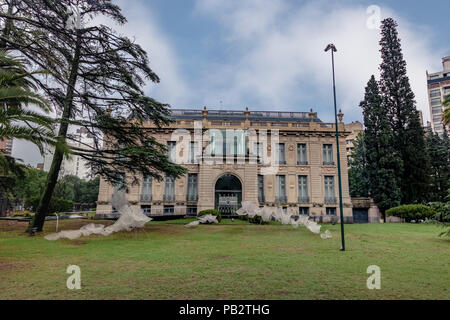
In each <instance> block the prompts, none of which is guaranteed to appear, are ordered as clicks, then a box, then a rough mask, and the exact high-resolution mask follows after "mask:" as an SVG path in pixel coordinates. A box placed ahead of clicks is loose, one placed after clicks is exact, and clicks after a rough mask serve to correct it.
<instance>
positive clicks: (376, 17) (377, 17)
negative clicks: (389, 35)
mask: <svg viewBox="0 0 450 320" xmlns="http://www.w3.org/2000/svg"><path fill="white" fill-rule="evenodd" d="M366 13H367V14H368V15H369V17H368V18H367V21H366V26H367V28H369V29H371V30H373V29H380V26H381V8H380V6H377V5H371V6H369V7H367V10H366Z"/></svg>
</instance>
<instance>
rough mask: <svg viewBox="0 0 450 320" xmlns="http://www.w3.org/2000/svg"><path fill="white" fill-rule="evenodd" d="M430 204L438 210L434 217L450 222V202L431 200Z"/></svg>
mask: <svg viewBox="0 0 450 320" xmlns="http://www.w3.org/2000/svg"><path fill="white" fill-rule="evenodd" d="M429 206H430V207H431V208H433V209H434V210H435V211H436V214H435V216H434V219H436V220H437V221H440V222H450V202H431V203H429Z"/></svg>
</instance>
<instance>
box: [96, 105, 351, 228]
mask: <svg viewBox="0 0 450 320" xmlns="http://www.w3.org/2000/svg"><path fill="white" fill-rule="evenodd" d="M342 116H343V115H342V114H340V115H339V118H340V121H341V122H340V124H339V132H340V134H339V139H340V140H339V141H340V157H341V169H342V188H343V204H344V218H345V222H352V219H353V218H352V203H351V200H350V195H349V187H348V172H347V156H346V155H347V154H346V137H347V136H348V135H349V134H350V132H349V131H347V130H346V128H345V125H344V123H343V122H342ZM172 118H173V120H174V123H173V124H171V125H170V126H167V127H163V128H157V127H156V126H155V125H154V124H153V123H151V122H148V123H146V124H145V126H146V127H147V128H148V130H149V133H150V134H151V135H153V136H154V137H155V138H156V139H157V141H159V142H161V143H164V144H166V145H167V146H168V150H169V156H170V157H171V159H172V161H174V162H177V163H180V164H182V165H183V166H185V167H186V168H187V169H188V170H189V174H188V175H186V176H184V177H182V178H179V179H176V180H173V179H172V178H170V177H166V178H165V179H164V180H163V181H157V180H155V179H151V178H146V177H139V179H140V181H141V183H140V184H139V185H136V186H130V188H129V193H128V199H129V201H130V203H131V204H132V205H135V206H139V207H140V208H142V209H143V210H144V212H146V213H148V214H150V215H165V214H166V215H185V214H188V215H189V214H191V215H195V214H196V213H197V212H198V211H200V210H204V209H212V208H216V209H218V210H220V211H221V212H222V213H223V214H229V213H233V212H234V211H235V210H236V209H238V208H239V205H240V202H241V201H254V202H256V203H258V204H259V205H260V206H263V205H269V206H282V207H283V208H284V209H285V210H288V212H291V213H292V214H307V215H310V216H311V217H314V218H315V219H316V220H318V221H324V222H327V221H330V220H332V219H334V220H335V221H339V219H338V218H339V205H338V174H337V163H336V161H337V159H336V136H335V125H334V124H331V123H323V122H322V121H321V120H320V119H319V118H318V117H317V114H316V113H314V112H312V110H311V112H309V113H308V112H266V111H248V109H247V110H245V111H223V110H220V111H219V110H207V109H206V107H205V108H204V109H203V110H179V109H178V110H175V109H174V110H172ZM114 189H115V187H114V186H112V185H110V184H109V183H107V182H105V181H101V182H100V192H99V197H98V204H97V213H98V214H102V213H110V212H112V211H113V208H112V207H111V204H110V203H109V200H110V198H111V195H112V193H113V192H114Z"/></svg>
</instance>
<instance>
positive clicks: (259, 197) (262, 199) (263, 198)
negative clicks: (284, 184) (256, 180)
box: [258, 195, 266, 203]
mask: <svg viewBox="0 0 450 320" xmlns="http://www.w3.org/2000/svg"><path fill="white" fill-rule="evenodd" d="M258 201H259V202H261V203H262V202H266V197H264V195H259V196H258Z"/></svg>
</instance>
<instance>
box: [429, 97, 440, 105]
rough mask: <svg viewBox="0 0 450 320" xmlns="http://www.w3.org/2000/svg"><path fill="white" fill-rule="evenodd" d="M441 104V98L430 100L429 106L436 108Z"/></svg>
mask: <svg viewBox="0 0 450 320" xmlns="http://www.w3.org/2000/svg"><path fill="white" fill-rule="evenodd" d="M440 104H441V98H434V99H431V105H432V106H438V105H440Z"/></svg>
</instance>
